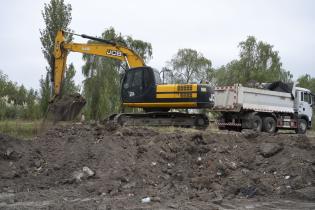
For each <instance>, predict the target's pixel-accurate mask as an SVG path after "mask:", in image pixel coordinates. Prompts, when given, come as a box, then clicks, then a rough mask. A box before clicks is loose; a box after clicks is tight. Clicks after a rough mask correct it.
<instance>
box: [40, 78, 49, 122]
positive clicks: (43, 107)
mask: <svg viewBox="0 0 315 210" xmlns="http://www.w3.org/2000/svg"><path fill="white" fill-rule="evenodd" d="M39 85H40V100H39V104H40V111H41V114H42V116H44V115H45V114H46V111H47V108H48V104H49V100H50V90H51V88H50V82H49V74H46V77H45V78H43V77H42V78H41V79H40V80H39Z"/></svg>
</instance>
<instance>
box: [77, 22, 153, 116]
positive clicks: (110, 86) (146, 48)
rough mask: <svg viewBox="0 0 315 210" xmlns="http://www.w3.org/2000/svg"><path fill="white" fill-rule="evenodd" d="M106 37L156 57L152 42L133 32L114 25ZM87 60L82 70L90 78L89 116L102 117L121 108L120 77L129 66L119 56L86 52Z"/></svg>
mask: <svg viewBox="0 0 315 210" xmlns="http://www.w3.org/2000/svg"><path fill="white" fill-rule="evenodd" d="M102 38H103V39H107V40H112V41H115V42H117V43H119V44H121V45H124V46H127V47H129V48H131V49H132V50H134V51H135V52H137V54H139V55H140V56H141V57H142V58H144V60H146V61H147V60H149V59H150V58H151V57H152V47H151V44H150V43H147V42H144V41H141V40H135V39H133V38H132V37H130V36H127V37H123V36H122V35H121V34H120V33H118V32H116V31H115V29H114V28H112V27H110V28H109V29H106V30H105V31H104V33H102ZM90 42H91V43H93V42H94V41H90ZM83 60H84V61H85V65H84V66H83V68H82V72H83V75H84V76H85V78H86V79H85V81H84V89H83V94H84V97H85V99H86V101H87V104H86V106H85V108H86V109H85V113H86V114H87V117H89V118H92V119H99V118H102V117H104V116H106V115H108V114H110V113H112V112H117V111H118V110H119V107H120V80H121V76H122V74H123V69H124V68H126V67H127V66H126V65H125V64H124V63H122V62H120V61H118V60H113V59H110V58H106V57H99V56H94V55H83Z"/></svg>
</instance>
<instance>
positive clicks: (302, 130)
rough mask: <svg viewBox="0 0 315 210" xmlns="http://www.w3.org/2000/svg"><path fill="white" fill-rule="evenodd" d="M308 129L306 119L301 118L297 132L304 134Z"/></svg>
mask: <svg viewBox="0 0 315 210" xmlns="http://www.w3.org/2000/svg"><path fill="white" fill-rule="evenodd" d="M306 130H307V122H306V120H304V119H299V121H298V127H297V129H295V133H299V134H304V133H306Z"/></svg>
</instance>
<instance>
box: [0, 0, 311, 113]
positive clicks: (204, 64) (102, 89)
mask: <svg viewBox="0 0 315 210" xmlns="http://www.w3.org/2000/svg"><path fill="white" fill-rule="evenodd" d="M71 11H72V8H71V5H70V4H65V2H64V0H50V2H49V3H46V4H45V5H44V9H43V10H42V16H43V19H44V23H45V28H44V29H41V30H40V35H41V37H40V40H41V43H42V52H43V55H44V57H45V59H46V61H47V67H46V74H45V76H43V77H42V78H41V79H40V81H39V82H40V89H39V92H37V91H35V90H33V89H30V90H27V89H25V87H24V86H23V85H21V86H19V85H17V84H15V83H13V82H11V81H9V80H8V78H7V77H6V75H5V74H3V73H2V72H0V73H1V74H0V76H1V78H0V88H1V89H0V94H1V95H0V97H1V98H0V106H1V107H2V108H1V110H0V119H4V118H16V117H18V118H23V119H35V118H40V117H43V116H44V115H45V113H46V110H47V106H48V103H49V100H50V99H51V97H52V86H51V81H52V79H53V75H52V72H53V68H54V62H53V48H54V39H55V36H56V33H57V31H58V30H60V29H62V30H64V31H72V30H71V29H70V28H69V25H70V23H71V19H72V17H71ZM100 37H101V38H104V39H107V40H112V41H115V42H117V43H119V44H121V45H124V46H127V47H129V48H131V49H132V50H134V51H135V52H137V53H138V54H139V55H140V56H141V57H142V58H143V59H144V60H145V62H148V61H149V60H150V59H152V45H151V44H150V43H149V42H146V41H143V40H138V39H134V38H133V37H131V36H125V35H123V34H121V33H119V32H117V31H116V30H115V29H114V28H113V27H109V28H107V29H105V30H104V32H103V33H102V34H100ZM72 39H73V37H72V35H71V34H69V33H67V34H66V40H67V41H72ZM89 42H94V41H89ZM238 47H239V57H238V59H235V60H232V61H231V62H229V63H227V64H226V65H222V66H220V67H218V68H214V67H213V66H212V61H211V60H210V59H209V58H207V57H205V56H204V55H203V54H202V53H201V52H198V51H197V50H195V49H188V48H185V49H179V50H178V51H177V52H176V53H175V54H174V56H173V57H172V58H170V59H169V61H168V62H167V63H166V64H165V66H164V67H163V68H162V69H161V70H160V73H161V74H160V75H161V77H162V80H163V82H164V83H208V84H210V85H212V86H216V85H232V84H235V83H240V84H243V85H250V84H253V83H263V82H273V81H277V80H280V81H283V82H290V81H292V80H293V76H292V74H291V73H290V71H288V70H285V69H284V68H283V67H282V63H281V58H280V56H279V52H278V51H276V50H275V49H274V47H273V46H272V45H271V44H268V43H266V42H263V41H259V40H257V39H256V38H255V37H254V36H248V37H247V38H246V39H245V40H244V41H241V42H240V43H239V45H238ZM82 59H83V61H84V65H83V67H82V74H83V76H84V81H83V84H82V90H81V93H82V94H83V96H84V97H85V99H86V101H87V104H86V106H85V108H84V110H83V111H84V113H85V115H86V117H87V118H88V119H102V118H103V117H105V116H107V115H109V114H111V113H115V112H118V111H119V109H120V105H121V102H120V83H121V79H122V76H123V73H124V70H125V69H126V68H127V66H126V64H125V63H123V62H120V61H117V60H113V59H109V58H105V57H99V56H93V55H82ZM75 73H76V70H75V68H74V66H73V64H70V65H68V66H67V70H66V73H65V78H64V81H63V84H62V94H69V93H74V92H78V91H80V87H79V86H78V85H76V84H75V83H74V76H75ZM297 81H298V82H299V84H300V86H301V87H305V88H308V89H310V90H311V91H312V92H314V93H315V78H312V77H311V76H310V75H308V74H305V75H302V76H301V77H299V78H298V79H297ZM3 87H4V88H3Z"/></svg>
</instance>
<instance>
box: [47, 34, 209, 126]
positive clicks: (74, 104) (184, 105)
mask: <svg viewBox="0 0 315 210" xmlns="http://www.w3.org/2000/svg"><path fill="white" fill-rule="evenodd" d="M76 35H78V34H76ZM78 36H81V37H82V38H87V39H90V40H94V41H97V42H94V43H73V42H69V43H68V42H66V41H65V37H64V32H63V31H59V32H58V33H57V36H56V38H55V49H54V58H55V61H54V62H55V68H54V72H53V75H54V76H53V84H54V85H53V86H54V95H55V96H54V100H53V103H52V106H51V107H53V108H51V109H52V110H53V112H54V113H55V114H56V112H57V113H58V114H57V119H58V120H68V119H72V118H73V117H75V116H76V115H77V114H78V113H79V112H80V110H81V109H82V107H83V106H84V104H85V100H84V99H83V98H82V96H80V95H75V96H73V97H71V98H66V100H60V99H61V98H62V97H61V85H62V81H63V77H64V74H65V69H66V60H67V55H68V53H69V52H79V53H85V54H90V55H98V56H103V57H107V58H113V59H117V60H120V61H125V62H126V63H127V65H128V67H129V68H128V69H127V70H126V71H125V73H124V76H123V79H122V84H121V101H122V106H123V107H135V108H142V109H143V110H144V112H141V113H118V114H113V115H111V116H110V117H108V118H107V120H109V121H113V122H114V123H118V124H120V125H151V126H184V127H192V126H195V127H199V128H205V127H207V126H208V124H209V121H208V118H207V116H206V115H204V114H199V113H192V114H189V113H183V112H178V109H202V108H210V107H211V106H212V104H213V100H212V98H211V95H212V94H211V88H210V86H209V85H207V84H162V82H161V79H160V74H159V72H158V71H157V70H155V69H153V68H151V67H149V66H146V65H145V62H144V61H143V59H142V58H141V57H140V56H139V55H138V54H137V53H136V52H134V51H133V50H132V49H130V48H128V47H125V46H122V45H120V44H118V43H115V42H113V41H111V40H105V39H100V38H97V37H92V36H88V35H84V34H82V35H78ZM95 88H97V87H95ZM176 109H177V110H176ZM170 110H175V111H172V112H170ZM60 113H61V114H60ZM55 117H56V116H55Z"/></svg>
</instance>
